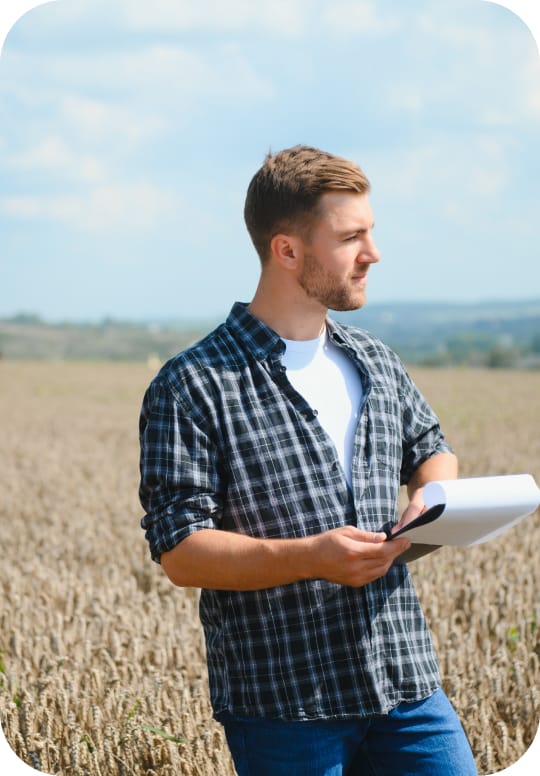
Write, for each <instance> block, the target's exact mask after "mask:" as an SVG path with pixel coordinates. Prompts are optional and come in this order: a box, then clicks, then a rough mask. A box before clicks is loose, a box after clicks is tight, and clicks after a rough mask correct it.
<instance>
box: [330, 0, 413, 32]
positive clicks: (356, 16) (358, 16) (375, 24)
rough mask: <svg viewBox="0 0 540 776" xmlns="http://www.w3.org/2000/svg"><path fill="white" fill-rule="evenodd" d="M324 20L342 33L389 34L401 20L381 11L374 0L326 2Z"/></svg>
mask: <svg viewBox="0 0 540 776" xmlns="http://www.w3.org/2000/svg"><path fill="white" fill-rule="evenodd" d="M322 22H323V24H324V25H326V26H327V27H328V28H329V29H330V30H331V31H332V32H334V33H338V34H340V35H347V36H355V35H388V34H391V33H393V32H395V31H396V30H397V29H398V28H399V26H400V22H399V21H398V18H397V16H396V15H393V16H388V15H385V14H384V13H381V10H380V7H379V8H378V7H377V4H376V3H375V2H374V0H356V1H355V0H338V2H334V3H325V10H324V12H323V14H322Z"/></svg>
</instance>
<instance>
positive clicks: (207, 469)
mask: <svg viewBox="0 0 540 776" xmlns="http://www.w3.org/2000/svg"><path fill="white" fill-rule="evenodd" d="M368 192H369V183H368V181H367V179H366V177H365V175H364V174H363V172H362V171H361V170H360V169H359V168H358V167H357V166H356V165H355V164H353V163H352V162H349V161H347V160H345V159H341V158H340V157H336V156H333V155H331V154H328V153H325V152H322V151H319V150H318V149H315V148H310V147H306V146H297V147H294V148H291V149H288V150H285V151H282V152H280V153H277V154H275V155H271V154H269V155H268V156H267V158H266V160H265V162H264V164H263V166H262V167H261V169H260V170H259V171H258V172H257V173H256V174H255V176H254V178H253V179H252V181H251V183H250V186H249V189H248V193H247V198H246V204H245V220H246V225H247V228H248V231H249V233H250V235H251V238H252V240H253V243H254V245H255V248H256V250H257V252H258V254H259V257H260V260H261V266H262V271H261V276H260V281H259V284H258V287H257V289H256V292H255V295H254V297H253V300H252V301H251V303H250V304H249V305H248V306H246V305H243V304H236V305H234V307H233V309H232V311H231V313H230V315H229V317H228V319H227V321H226V323H224V324H223V325H222V326H220V327H219V328H218V329H216V330H215V331H214V332H212V333H211V334H209V335H208V336H207V337H206V338H205V339H203V340H202V341H201V342H199V343H197V344H195V345H194V346H193V347H191V348H189V349H188V350H187V351H185V352H183V353H180V354H179V355H178V356H176V357H175V358H173V359H172V360H171V361H169V362H168V363H167V364H166V365H165V366H164V367H163V369H162V370H161V372H160V373H159V374H158V375H157V377H156V378H155V379H154V381H153V382H152V384H151V385H150V387H149V389H148V391H147V394H146V396H145V399H144V404H143V409H142V415H141V425H140V438H141V474H142V479H141V488H140V496H141V502H142V504H143V507H144V509H145V511H146V515H145V516H144V518H143V520H142V526H143V528H145V529H146V537H147V539H148V542H149V545H150V550H151V553H152V557H153V558H154V560H156V561H160V562H161V564H162V566H163V568H164V570H165V572H166V573H167V575H168V577H169V578H170V579H171V581H172V582H173V583H174V584H176V585H180V586H194V587H200V588H202V593H201V606H200V612H201V620H202V623H203V626H204V630H205V637H206V646H207V660H208V670H209V680H210V693H211V700H212V704H213V709H214V713H215V716H216V718H217V719H219V720H220V721H221V722H222V723H223V725H224V727H225V733H226V736H227V740H228V743H229V746H230V748H231V751H232V755H233V758H234V761H235V765H236V768H237V771H238V773H239V774H240V776H248V775H251V774H257V776H263V775H264V774H268V775H269V776H270V775H271V776H280V775H281V774H283V776H285V774H286V776H291V774H298V775H302V776H323V775H324V776H337V775H338V774H345V773H347V774H392V775H394V774H395V775H396V776H406V774H410V775H411V776H412V774H414V775H415V776H418V774H426V776H427V774H429V776H437V775H440V776H443V774H444V776H458V775H459V776H469V775H470V774H474V773H476V770H475V768H474V761H473V758H472V754H471V751H470V748H469V746H468V743H467V740H466V738H465V735H464V733H463V730H462V728H461V726H460V724H459V722H458V721H457V718H456V715H455V712H454V711H453V709H452V707H451V706H450V704H449V702H448V700H447V699H446V696H445V695H444V693H443V692H442V690H441V689H440V678H439V675H438V670H437V664H436V658H435V655H434V653H433V649H432V645H431V641H430V636H429V631H428V628H427V625H426V623H425V621H424V618H423V615H422V612H421V609H420V606H419V603H418V600H417V598H416V595H415V593H414V590H413V586H412V583H411V580H410V577H409V572H408V569H407V566H406V564H399V563H397V564H394V561H395V560H396V558H397V557H398V556H399V555H400V554H401V553H402V552H404V551H405V550H406V549H407V548H408V547H409V546H410V545H409V542H408V541H407V540H406V539H405V538H396V539H394V540H392V541H387V540H386V535H385V533H383V532H382V531H381V527H382V525H383V524H384V523H386V522H387V521H388V520H390V521H392V522H393V523H394V524H397V523H398V518H397V498H398V491H399V485H400V483H402V484H407V489H408V494H409V499H410V501H409V505H408V507H407V509H406V510H405V513H404V514H403V516H402V518H401V522H404V521H406V520H408V519H410V518H412V517H414V516H415V515H417V514H418V513H419V512H420V511H421V510H422V508H423V502H422V487H423V485H424V484H425V483H426V482H428V481H430V480H433V479H449V478H454V477H456V476H457V462H456V458H455V456H454V455H453V454H452V453H451V451H450V450H449V448H448V446H447V445H446V442H445V441H444V437H443V435H442V433H441V430H440V428H439V423H438V421H437V418H436V416H435V415H434V414H433V412H432V410H431V409H430V407H429V406H428V405H427V403H426V401H425V400H424V398H423V397H422V395H421V394H420V392H419V391H418V389H417V388H416V387H415V385H414V384H413V383H412V381H411V380H410V378H409V376H408V375H407V373H406V372H405V370H404V368H403V366H402V364H401V362H400V361H399V359H398V358H397V356H396V355H395V354H394V353H392V352H391V351H390V350H389V349H388V348H387V347H385V346H384V345H383V344H382V343H381V342H380V341H379V340H377V339H376V338H375V337H373V336H371V335H369V334H368V333H367V332H365V331H362V330H357V329H353V328H351V327H348V326H342V325H339V324H337V323H336V322H334V321H332V320H331V319H329V318H327V311H328V309H334V310H354V309H357V308H360V307H362V305H363V304H364V302H365V296H366V284H367V275H368V271H369V269H370V268H371V265H372V264H375V263H377V262H378V261H379V259H380V255H379V252H378V250H377V248H376V246H375V243H374V239H373V226H374V224H373V214H372V211H371V207H370V204H369V200H368Z"/></svg>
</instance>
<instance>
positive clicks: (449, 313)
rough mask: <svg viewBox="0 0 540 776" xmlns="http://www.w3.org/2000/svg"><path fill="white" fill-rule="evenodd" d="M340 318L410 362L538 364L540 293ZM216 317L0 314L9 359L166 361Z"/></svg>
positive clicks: (0, 336)
mask: <svg viewBox="0 0 540 776" xmlns="http://www.w3.org/2000/svg"><path fill="white" fill-rule="evenodd" d="M332 316H333V317H334V318H336V319H337V320H340V321H343V322H344V323H349V324H352V325H354V326H359V327H361V328H364V329H368V330H369V331H370V332H372V333H373V334H376V335H377V336H378V337H380V338H381V339H382V340H384V341H385V342H386V343H387V344H388V345H390V346H391V347H392V348H394V350H396V351H397V352H398V353H399V354H400V356H401V357H402V358H403V359H404V360H405V361H406V362H408V363H411V364H424V365H434V366H435V365H437V366H444V365H450V364H466V365H473V366H493V367H540V299H538V300H534V299H533V300H529V301H522V302H482V303H478V304H452V303H444V304H434V303H414V302H410V303H403V302H399V303H395V304H392V303H385V304H368V305H366V307H365V308H363V309H362V310H357V311H354V312H351V313H332ZM214 325H215V323H208V322H206V323H204V322H200V323H190V324H189V325H187V324H182V323H178V322H170V321H169V322H158V323H156V322H138V323H135V322H129V321H128V322H126V321H115V320H114V319H111V318H107V319H106V320H104V321H102V322H100V323H72V322H65V323H55V324H53V323H49V322H46V321H43V320H41V319H40V318H39V317H37V316H35V315H29V314H20V315H17V316H14V317H12V318H6V319H3V320H2V319H0V352H1V353H2V356H3V357H4V358H9V359H73V360H122V361H147V360H148V359H151V360H152V361H154V362H158V361H161V362H163V361H165V360H166V359H167V358H169V357H170V356H172V355H174V354H175V353H177V352H178V351H179V350H182V349H183V348H185V347H187V346H188V345H189V344H191V343H192V342H194V341H196V340H197V339H199V338H200V337H202V336H203V335H204V334H206V333H207V332H208V331H210V329H212V328H213V327H214Z"/></svg>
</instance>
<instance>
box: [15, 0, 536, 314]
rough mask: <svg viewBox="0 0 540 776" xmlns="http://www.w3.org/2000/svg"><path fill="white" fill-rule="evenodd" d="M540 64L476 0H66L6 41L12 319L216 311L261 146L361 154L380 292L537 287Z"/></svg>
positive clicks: (434, 294) (463, 292) (520, 29)
mask: <svg viewBox="0 0 540 776" xmlns="http://www.w3.org/2000/svg"><path fill="white" fill-rule="evenodd" d="M539 136H540V58H539V56H538V48H537V45H536V43H535V40H534V38H533V35H532V34H531V32H530V31H529V29H528V28H527V27H526V26H525V24H524V23H523V22H522V21H521V20H520V19H519V18H518V17H517V16H516V15H514V14H513V13H511V12H510V11H509V10H508V9H506V8H503V7H501V6H500V5H497V4H494V3H490V2H484V1H483V0H453V1H452V2H447V0H408V2H402V0H377V2H374V1H372V0H334V2H329V1H328V0H272V2H261V3H259V4H255V3H254V2H252V0H251V1H250V0H228V2H227V3H225V2H218V0H197V2H194V1H193V0H153V2H151V3H148V2H147V0H115V1H114V2H110V1H109V0H54V2H49V3H47V4H45V5H42V6H40V7H38V8H35V9H34V10H31V11H30V12H28V13H27V14H26V15H25V16H24V17H23V18H22V19H20V20H19V21H18V22H17V23H16V24H15V25H14V26H13V28H12V29H11V30H10V32H9V34H8V36H7V39H6V41H5V44H4V47H3V50H2V54H1V56H0V317H3V316H7V315H12V314H14V313H17V312H20V311H27V312H35V313H38V314H40V315H42V316H44V317H45V318H48V319H50V320H61V319H76V320H97V319H100V318H102V317H103V316H113V317H117V318H128V319H147V318H176V319H194V318H204V319H205V320H209V319H212V320H213V319H219V318H221V317H222V316H223V315H224V314H226V312H227V311H228V309H229V307H230V305H231V304H232V302H233V301H234V300H236V299H241V300H248V299H249V298H250V297H251V295H252V293H253V291H254V288H255V285H256V282H257V279H258V273H259V265H258V260H257V257H256V255H255V253H254V250H253V248H252V246H251V244H250V242H249V238H248V236H247V234H246V232H245V228H244V224H243V218H242V209H243V201H244V196H245V191H246V188H247V185H248V183H249V180H250V178H251V176H252V174H253V173H254V172H255V171H256V169H257V168H258V167H259V166H260V164H261V162H262V160H263V157H264V155H265V153H266V151H267V150H268V149H269V148H272V149H274V150H277V149H279V148H283V147H286V146H290V145H293V144H295V143H298V142H302V143H308V144H312V145H317V146H320V147H322V148H324V149H326V150H330V151H333V152H335V153H338V154H341V155H344V156H348V157H351V158H353V159H355V160H356V161H357V162H358V163H359V164H360V166H361V167H362V168H363V169H364V170H365V172H366V173H367V175H368V177H369V178H370V180H371V182H372V188H373V193H372V197H371V199H372V206H373V209H374V213H375V220H376V231H375V236H376V238H377V242H378V245H379V248H380V249H381V252H382V256H383V259H382V261H381V263H380V264H379V265H378V266H377V267H375V268H373V270H372V273H371V275H370V277H371V280H370V288H369V295H368V303H375V302H382V301H407V300H415V301H416V300H421V301H428V300H449V301H462V302H469V301H475V300H488V299H509V300H510V299H511V300H515V299H526V298H531V297H538V296H540V249H539V247H538V246H539V240H538V235H537V224H538V220H539V216H540V209H539V203H540V154H539V149H538V146H539V143H538V138H539Z"/></svg>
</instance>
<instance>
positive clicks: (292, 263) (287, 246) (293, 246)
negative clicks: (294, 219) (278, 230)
mask: <svg viewBox="0 0 540 776" xmlns="http://www.w3.org/2000/svg"><path fill="white" fill-rule="evenodd" d="M270 250H271V252H272V255H273V256H274V258H275V260H276V261H277V262H278V264H280V265H281V266H282V267H283V269H286V270H295V269H296V268H297V267H298V261H299V259H300V256H301V253H302V241H301V239H300V238H299V237H296V236H295V235H291V234H275V235H274V236H273V237H272V240H271V241H270Z"/></svg>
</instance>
